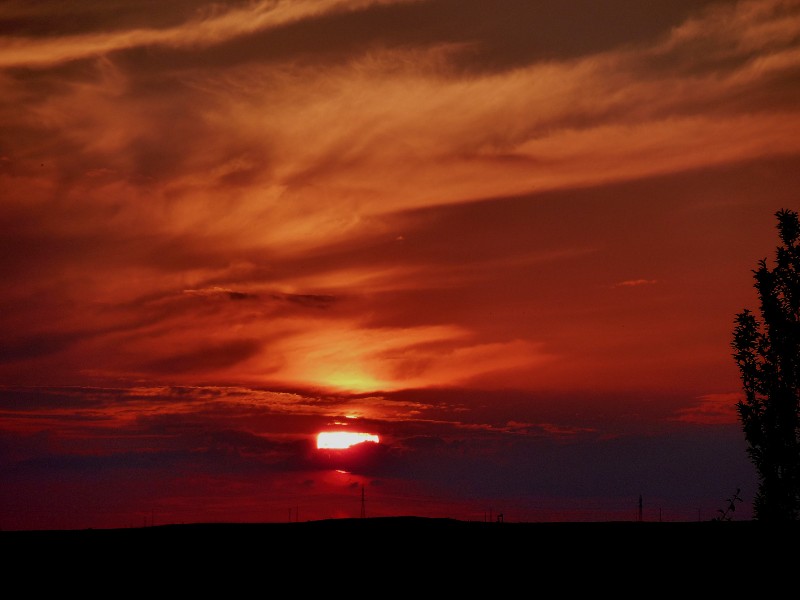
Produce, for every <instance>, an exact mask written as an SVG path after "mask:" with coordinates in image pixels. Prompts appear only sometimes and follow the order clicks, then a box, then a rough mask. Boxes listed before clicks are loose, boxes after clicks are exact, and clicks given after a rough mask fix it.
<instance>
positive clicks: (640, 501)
mask: <svg viewBox="0 0 800 600" xmlns="http://www.w3.org/2000/svg"><path fill="white" fill-rule="evenodd" d="M639 522H640V523H641V522H642V495H641V494H639Z"/></svg>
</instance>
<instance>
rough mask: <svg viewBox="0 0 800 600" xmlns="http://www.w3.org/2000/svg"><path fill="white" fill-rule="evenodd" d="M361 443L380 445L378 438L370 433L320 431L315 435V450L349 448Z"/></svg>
mask: <svg viewBox="0 0 800 600" xmlns="http://www.w3.org/2000/svg"><path fill="white" fill-rule="evenodd" d="M362 442H374V443H376V444H378V443H380V438H379V437H378V436H377V435H373V434H371V433H357V432H353V431H322V432H320V433H319V434H317V449H320V450H321V449H340V450H343V449H345V448H350V447H351V446H355V445H356V444H361V443H362Z"/></svg>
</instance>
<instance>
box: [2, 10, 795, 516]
mask: <svg viewBox="0 0 800 600" xmlns="http://www.w3.org/2000/svg"><path fill="white" fill-rule="evenodd" d="M0 90H1V91H2V93H1V94H0V247H2V252H0V275H2V279H3V281H4V283H5V285H4V287H3V293H2V295H0V332H2V342H1V343H0V478H2V481H3V485H2V491H0V527H3V528H6V529H18V528H65V527H66V528H73V527H104V526H128V525H131V524H133V525H139V524H141V523H142V522H143V521H144V522H147V519H150V521H151V522H152V521H158V522H188V521H264V520H267V521H282V520H286V519H287V518H290V519H291V518H292V514H294V518H295V519H297V518H300V519H313V518H327V517H339V516H358V515H359V508H360V502H361V491H362V490H364V492H365V496H366V498H367V499H368V504H367V508H368V513H369V514H371V515H397V514H416V515H421V516H451V517H456V518H485V515H486V512H487V511H492V512H493V513H494V512H503V513H504V514H505V516H506V518H507V519H509V520H571V519H574V520H599V519H609V518H622V519H631V518H635V517H636V504H637V501H638V497H639V495H640V494H641V495H642V496H643V498H644V503H645V517H646V518H650V519H655V518H664V519H674V520H689V519H695V518H713V517H714V516H716V511H717V509H720V508H724V507H725V506H726V499H727V498H728V497H730V496H731V494H733V493H734V492H735V491H736V490H737V488H741V490H742V496H743V498H744V499H745V501H744V502H743V503H742V506H740V507H738V513H737V515H736V516H737V517H738V518H748V517H749V515H750V502H751V500H752V496H753V494H754V493H755V474H754V472H753V469H752V466H751V464H750V463H749V461H748V459H747V457H746V455H745V446H744V439H743V435H742V434H741V430H740V427H739V425H738V422H737V418H736V413H735V402H736V400H737V399H738V398H739V394H740V384H739V379H738V374H737V372H736V366H735V363H734V362H733V359H732V358H731V349H730V342H731V332H732V328H733V319H734V316H735V314H736V313H737V312H739V311H741V310H742V309H743V308H745V307H749V308H753V309H756V308H757V299H756V296H755V292H754V290H753V285H752V284H753V281H752V269H753V268H755V267H756V263H757V261H758V260H759V259H762V258H768V259H771V258H772V256H773V254H774V250H775V247H776V246H777V244H778V237H777V232H776V228H775V224H776V220H775V216H774V215H775V212H776V211H777V210H778V209H780V208H790V209H794V210H797V209H798V206H799V204H800V202H799V200H800V196H798V189H800V186H798V184H799V183H800V110H799V109H800V0H742V1H688V0H649V1H642V0H608V1H606V2H594V1H591V0H559V1H555V0H542V1H534V0H531V1H527V0H499V1H497V2H491V3H489V2H485V1H483V0H481V1H479V0H273V1H236V2H206V1H202V0H176V1H173V2H153V1H149V0H148V1H141V0H140V1H136V2H134V1H131V0H80V1H72V2H64V1H56V0H43V1H39V2H24V1H22V0H5V1H2V2H0ZM331 428H347V429H349V430H352V431H361V432H366V433H370V434H376V435H380V437H381V442H380V444H377V445H365V446H362V447H361V451H360V452H354V453H351V454H353V456H349V455H348V456H344V455H342V453H333V454H331V453H320V452H318V451H316V450H315V449H314V447H313V440H314V436H315V434H316V433H317V432H319V431H322V430H326V429H331ZM292 511H294V512H292Z"/></svg>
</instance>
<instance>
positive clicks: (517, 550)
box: [0, 517, 800, 597]
mask: <svg viewBox="0 0 800 600" xmlns="http://www.w3.org/2000/svg"><path fill="white" fill-rule="evenodd" d="M799 534H800V523H792V524H790V525H784V526H767V525H765V524H763V523H759V522H757V521H741V522H735V521H732V522H717V521H708V522H683V523H658V522H653V523H651V522H591V523H509V522H506V523H487V522H472V521H458V520H452V519H431V518H421V517H386V518H367V519H330V520H322V521H308V522H299V523H197V524H186V525H162V526H155V527H142V528H128V529H86V530H71V531H2V532H0V546H1V547H2V549H3V552H4V554H3V556H4V557H7V560H6V561H5V563H6V564H5V571H6V572H7V573H14V572H15V571H14V569H15V566H16V567H17V568H20V567H26V566H30V565H31V564H35V565H38V566H39V567H41V568H42V572H52V570H53V569H56V570H58V569H61V570H62V571H64V572H69V573H73V572H80V571H81V570H87V569H89V570H91V571H93V572H102V573H104V574H106V575H113V576H115V577H122V578H123V579H125V580H126V581H136V582H137V583H139V584H140V583H141V577H151V576H153V577H154V576H156V575H158V576H160V577H168V578H169V580H170V581H174V578H175V577H179V578H181V581H183V584H185V585H189V586H200V587H201V588H202V581H204V578H205V579H207V580H209V581H211V580H213V581H215V582H217V584H219V580H220V579H221V578H222V579H225V578H233V579H231V581H233V580H235V581H238V582H240V583H241V582H242V581H248V582H250V583H258V585H261V583H263V584H264V585H272V583H274V581H276V580H280V578H281V577H289V576H290V575H291V577H292V578H293V579H292V580H293V581H295V578H296V577H298V573H301V574H302V575H300V577H301V579H302V581H301V582H300V583H302V584H303V585H304V586H311V587H316V586H319V585H321V584H322V581H321V580H320V579H319V578H320V577H323V574H324V578H325V579H324V581H329V582H330V585H338V583H337V581H338V578H339V577H341V578H342V580H341V581H342V582H345V581H349V578H351V577H356V580H358V581H360V580H361V579H362V578H363V577H364V574H365V573H366V574H368V575H369V576H371V577H379V576H380V577H383V578H386V577H389V578H390V580H386V579H384V580H383V584H382V585H389V586H390V587H392V588H394V586H401V587H402V586H408V585H411V584H412V582H413V581H417V582H421V581H427V582H428V584H430V582H438V584H437V585H440V586H444V585H450V586H451V587H452V586H457V587H458V588H459V589H462V590H465V591H470V589H471V588H470V585H469V584H466V583H465V579H464V578H468V581H471V582H472V583H473V584H474V585H475V586H483V587H482V589H487V588H486V586H488V585H490V584H491V585H493V586H494V585H496V586H500V587H497V588H492V589H495V590H496V591H497V590H499V589H503V588H504V587H506V586H511V581H512V580H511V579H509V578H522V580H525V581H528V580H530V579H531V578H534V579H535V580H536V581H538V582H539V583H541V582H545V581H551V582H552V581H554V580H558V581H560V582H561V584H562V585H569V586H582V587H585V586H587V585H589V581H588V580H587V579H585V578H587V577H593V578H594V581H598V582H599V581H601V580H603V581H608V582H611V581H615V578H616V581H617V583H616V584H615V585H622V586H623V587H625V586H628V585H630V584H631V583H630V582H631V581H632V580H629V579H628V578H629V577H630V576H631V575H632V574H634V573H638V574H639V575H640V576H654V577H657V579H658V581H659V582H661V583H659V585H671V584H674V583H675V582H676V581H677V580H676V579H675V578H676V577H677V578H679V579H681V578H684V577H686V576H688V575H689V574H694V575H693V576H695V577H697V576H702V577H703V578H706V579H712V578H720V579H719V583H724V582H726V581H727V582H728V583H730V582H731V581H733V579H726V578H735V577H739V576H741V575H742V574H743V573H745V572H746V571H743V570H741V569H742V568H743V567H742V563H743V562H745V563H748V564H749V566H748V568H751V567H755V566H756V565H758V564H761V563H765V564H767V563H768V564H769V565H770V568H774V569H778V566H779V565H780V564H782V563H783V562H784V561H787V562H789V563H791V564H792V565H794V566H793V567H792V569H790V571H789V572H794V571H793V569H794V568H795V567H796V565H797V564H800V563H798V562H797V557H798V543H797V542H798V540H800V535H799ZM68 566H69V568H67V567H68ZM76 569H77V571H76ZM358 573H360V575H357V576H356V575H355V574H358ZM565 573H567V574H566V575H565ZM642 574H643V575H642ZM184 577H185V578H186V580H185V581H184V579H183V578H184ZM331 577H333V579H330V578H331ZM598 578H599V579H598ZM620 578H622V579H620ZM262 580H263V582H262ZM495 580H496V581H495ZM623 580H624V581H623ZM447 582H449V583H447ZM340 583H341V582H340ZM529 584H530V581H528V584H526V585H529ZM696 584H697V580H695V583H694V584H693V585H696ZM537 585H538V584H537ZM475 589H477V588H475ZM511 589H512V587H507V590H509V594H510V590H511ZM514 589H516V588H514ZM451 591H452V589H451ZM472 591H474V589H473V590H472ZM501 595H507V594H501ZM226 597H230V596H226Z"/></svg>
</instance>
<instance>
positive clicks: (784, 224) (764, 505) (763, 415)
mask: <svg viewBox="0 0 800 600" xmlns="http://www.w3.org/2000/svg"><path fill="white" fill-rule="evenodd" d="M775 216H776V217H777V219H778V233H779V236H780V240H781V242H782V245H781V246H779V247H778V248H777V250H776V253H775V263H774V266H773V267H772V268H770V266H769V265H768V264H767V260H766V259H762V260H760V261H759V262H758V268H757V269H755V270H753V275H754V279H755V284H754V287H755V288H756V291H757V292H758V298H759V302H760V307H759V308H760V317H758V316H756V315H755V314H754V313H753V312H751V311H750V310H748V309H745V310H743V311H742V312H741V313H739V314H738V315H736V319H735V327H734V331H733V342H732V344H731V345H732V347H733V349H734V354H733V357H734V359H735V360H736V363H737V365H738V367H739V373H740V376H741V380H742V386H743V389H744V398H743V399H742V400H740V401H739V402H738V403H737V405H736V407H737V410H738V414H739V419H740V421H741V424H742V429H743V431H744V435H745V440H746V441H747V453H748V455H749V457H750V459H751V461H752V462H753V464H754V465H755V468H756V471H757V474H758V490H757V493H756V495H755V500H754V503H753V513H754V517H755V518H756V519H758V520H761V521H787V520H798V519H800V220H798V214H797V212H796V211H792V210H788V209H781V210H779V211H778V212H776V213H775Z"/></svg>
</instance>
